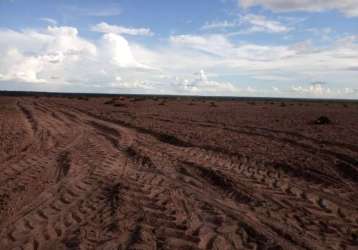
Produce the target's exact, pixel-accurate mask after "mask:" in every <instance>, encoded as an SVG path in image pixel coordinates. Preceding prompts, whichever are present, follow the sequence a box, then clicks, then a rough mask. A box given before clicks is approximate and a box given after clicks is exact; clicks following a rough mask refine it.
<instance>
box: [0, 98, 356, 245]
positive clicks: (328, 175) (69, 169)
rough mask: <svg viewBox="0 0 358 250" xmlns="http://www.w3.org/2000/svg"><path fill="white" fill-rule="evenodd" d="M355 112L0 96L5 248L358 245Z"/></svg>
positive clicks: (326, 107) (326, 106)
mask: <svg viewBox="0 0 358 250" xmlns="http://www.w3.org/2000/svg"><path fill="white" fill-rule="evenodd" d="M323 116H324V117H326V118H328V120H326V119H324V121H325V122H323V123H321V122H320V120H319V121H318V122H317V119H319V118H320V117H323ZM357 124H358V105H357V104H356V103H350V104H342V103H323V102H321V103H313V102H285V103H281V102H274V101H273V102H270V101H266V102H264V101H256V102H252V101H250V102H246V101H229V100H226V101H219V100H208V99H207V100H205V99H204V100H202V99H193V100H189V99H184V100H178V99H174V98H172V99H167V100H165V99H163V98H139V97H118V98H114V99H111V98H102V97H101V98H99V97H96V98H94V97H91V98H89V100H86V99H85V98H82V99H78V98H59V97H51V98H50V97H40V98H34V97H22V98H21V97H1V98H0V249H6V250H7V249H271V250H274V249H275V250H278V249H290V250H291V249H322V250H323V249H351V250H353V249H358V125H357Z"/></svg>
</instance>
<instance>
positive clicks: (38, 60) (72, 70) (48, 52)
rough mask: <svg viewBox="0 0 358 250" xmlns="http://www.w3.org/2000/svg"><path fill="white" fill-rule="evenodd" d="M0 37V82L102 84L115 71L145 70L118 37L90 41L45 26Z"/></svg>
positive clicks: (65, 29)
mask: <svg viewBox="0 0 358 250" xmlns="http://www.w3.org/2000/svg"><path fill="white" fill-rule="evenodd" d="M0 36H1V37H2V41H3V42H4V43H6V44H7V46H3V47H1V48H0V56H1V58H2V59H0V73H1V78H0V80H3V81H5V80H6V81H18V82H28V83H55V84H56V83H57V84H59V83H86V82H90V81H94V82H101V83H103V82H111V81H113V80H114V79H115V75H116V74H118V73H117V72H118V71H123V72H126V71H130V70H134V69H143V70H144V69H147V67H146V66H145V65H144V64H141V63H139V62H137V60H136V59H135V58H134V56H133V55H132V52H131V48H130V46H129V44H128V42H127V40H126V39H125V38H123V37H122V36H120V35H118V34H113V33H108V34H104V35H103V36H102V38H101V39H100V40H99V41H97V42H90V41H88V40H86V39H84V38H81V37H80V36H79V33H78V30H77V29H76V28H74V27H65V26H63V27H57V26H49V27H48V28H47V29H46V30H39V31H35V30H31V31H23V32H16V31H11V30H2V31H1V30H0ZM11 41H14V42H13V43H11ZM0 45H1V43H0ZM101 69H105V70H101Z"/></svg>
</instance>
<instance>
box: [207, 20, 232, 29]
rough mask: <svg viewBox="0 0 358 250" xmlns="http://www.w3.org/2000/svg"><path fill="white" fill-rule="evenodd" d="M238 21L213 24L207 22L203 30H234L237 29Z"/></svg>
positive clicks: (215, 22)
mask: <svg viewBox="0 0 358 250" xmlns="http://www.w3.org/2000/svg"><path fill="white" fill-rule="evenodd" d="M237 26H238V22H237V21H235V20H234V21H228V20H224V21H213V22H206V23H205V24H204V25H203V26H202V27H201V28H202V29H203V30H211V29H226V28H233V27H237Z"/></svg>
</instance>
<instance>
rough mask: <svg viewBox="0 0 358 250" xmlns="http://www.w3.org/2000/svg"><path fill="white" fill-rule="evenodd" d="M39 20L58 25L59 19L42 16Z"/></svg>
mask: <svg viewBox="0 0 358 250" xmlns="http://www.w3.org/2000/svg"><path fill="white" fill-rule="evenodd" d="M39 20H40V21H44V22H46V23H49V24H51V25H57V21H56V20H55V19H52V18H48V17H42V18H39Z"/></svg>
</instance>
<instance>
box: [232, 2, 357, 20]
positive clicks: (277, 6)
mask: <svg viewBox="0 0 358 250" xmlns="http://www.w3.org/2000/svg"><path fill="white" fill-rule="evenodd" d="M239 4H240V5H241V6H242V7H244V8H249V7H252V6H257V5H261V6H263V7H265V8H268V9H271V10H273V11H310V12H318V11H324V10H338V11H340V12H342V13H344V14H345V15H347V16H358V1H356V0H239Z"/></svg>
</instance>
